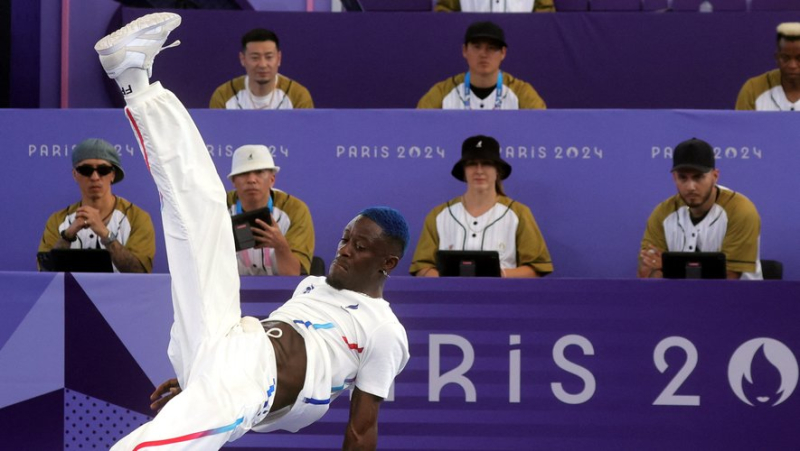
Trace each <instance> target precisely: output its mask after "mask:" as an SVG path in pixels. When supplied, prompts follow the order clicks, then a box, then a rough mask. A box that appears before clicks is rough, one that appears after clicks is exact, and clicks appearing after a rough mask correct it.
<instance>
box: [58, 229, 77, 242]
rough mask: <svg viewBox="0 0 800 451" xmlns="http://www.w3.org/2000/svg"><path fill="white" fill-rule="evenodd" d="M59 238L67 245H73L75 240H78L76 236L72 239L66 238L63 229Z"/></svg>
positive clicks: (65, 231) (65, 232) (65, 230)
mask: <svg viewBox="0 0 800 451" xmlns="http://www.w3.org/2000/svg"><path fill="white" fill-rule="evenodd" d="M61 238H62V239H63V240H64V241H66V242H67V243H74V242H75V240H77V239H78V235H77V234H76V235H75V236H73V237H72V239H69V238H67V229H64V230H62V231H61Z"/></svg>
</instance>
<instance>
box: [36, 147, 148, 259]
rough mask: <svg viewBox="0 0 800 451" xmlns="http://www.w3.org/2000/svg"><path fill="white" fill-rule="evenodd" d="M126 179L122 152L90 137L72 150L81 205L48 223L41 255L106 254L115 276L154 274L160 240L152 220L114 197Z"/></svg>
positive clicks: (73, 172) (69, 208)
mask: <svg viewBox="0 0 800 451" xmlns="http://www.w3.org/2000/svg"><path fill="white" fill-rule="evenodd" d="M124 177H125V172H124V171H123V170H122V165H121V164H120V161H119V154H118V153H117V150H116V149H115V148H114V146H112V145H111V144H110V143H109V142H108V141H105V140H102V139H97V138H90V139H87V140H84V141H82V142H81V143H80V144H78V145H77V146H76V147H75V149H73V151H72V178H74V179H75V182H76V183H77V184H78V188H80V191H81V200H80V201H78V202H76V203H74V204H72V205H70V206H68V207H67V208H64V209H62V210H59V211H57V212H55V213H53V214H52V215H51V216H50V218H49V219H48V220H47V224H46V225H45V229H44V233H43V234H42V240H41V242H40V243H39V252H47V251H49V250H51V249H53V248H57V249H66V248H72V249H107V250H108V252H109V253H110V254H111V262H112V264H113V266H114V272H139V273H149V272H152V271H153V257H154V256H155V253H156V235H155V230H154V229H153V221H152V220H151V219H150V215H149V214H148V213H147V212H146V211H144V210H142V209H141V208H139V207H137V206H136V205H134V204H132V203H131V202H129V201H128V200H126V199H123V198H122V197H119V196H117V195H115V194H114V193H112V191H111V185H113V184H115V183H119V182H121V181H122V179H123V178H124Z"/></svg>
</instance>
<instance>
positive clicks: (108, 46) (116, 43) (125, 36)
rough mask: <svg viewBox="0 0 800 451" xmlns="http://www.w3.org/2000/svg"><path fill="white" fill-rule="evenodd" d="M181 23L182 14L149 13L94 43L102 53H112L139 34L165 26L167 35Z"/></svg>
mask: <svg viewBox="0 0 800 451" xmlns="http://www.w3.org/2000/svg"><path fill="white" fill-rule="evenodd" d="M180 24H181V16H179V15H177V14H174V13H153V14H148V15H146V16H142V17H140V18H138V19H136V20H134V21H133V22H131V23H129V24H128V25H125V26H124V27H122V28H120V29H119V30H117V31H115V32H113V33H111V34H110V35H108V36H106V37H104V38H103V39H101V40H99V41H97V44H95V45H94V49H95V51H96V52H97V53H98V54H100V55H110V54H112V53H114V52H116V51H118V50H120V49H121V48H123V47H125V46H126V45H127V44H128V43H130V42H132V41H133V40H134V39H136V38H138V37H139V36H141V35H143V34H146V33H148V32H149V31H152V30H154V29H156V28H158V27H164V29H165V30H166V34H165V36H166V35H168V34H169V33H170V32H171V31H172V30H174V29H176V28H178V26H179V25H180Z"/></svg>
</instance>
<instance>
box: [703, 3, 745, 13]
mask: <svg viewBox="0 0 800 451" xmlns="http://www.w3.org/2000/svg"><path fill="white" fill-rule="evenodd" d="M711 4H712V5H713V6H714V12H723V11H747V0H713V1H712V2H711Z"/></svg>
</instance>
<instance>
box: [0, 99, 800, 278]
mask: <svg viewBox="0 0 800 451" xmlns="http://www.w3.org/2000/svg"><path fill="white" fill-rule="evenodd" d="M192 115H193V117H194V119H195V121H196V122H197V124H198V127H199V129H200V130H201V132H202V133H203V136H204V138H205V140H206V143H207V145H208V146H209V151H210V152H211V153H212V155H213V157H214V161H215V163H216V165H217V169H218V171H219V173H220V175H221V176H222V177H224V175H225V174H227V173H228V172H229V168H230V156H231V154H232V152H233V150H234V149H235V148H236V147H238V146H240V145H243V144H250V143H263V144H267V145H270V146H274V149H275V152H274V153H275V159H276V162H277V164H278V165H280V166H281V173H280V174H279V175H278V181H277V186H278V187H279V188H282V189H284V190H286V191H287V192H289V193H291V194H293V195H296V196H297V197H299V198H301V199H303V200H304V201H305V202H306V203H307V204H308V205H309V207H310V209H311V213H312V216H313V218H314V223H315V228H316V242H317V249H316V252H315V253H316V254H317V255H320V256H322V257H323V258H324V259H325V260H326V261H327V262H330V260H331V258H332V257H333V255H334V252H335V245H336V242H337V241H338V239H339V237H340V233H341V230H342V227H343V226H344V225H345V224H346V223H347V222H348V221H349V220H350V219H351V218H352V217H353V216H354V215H355V214H356V213H357V212H358V211H359V210H360V209H362V208H364V207H366V206H369V205H375V204H388V205H392V206H394V207H396V208H399V209H400V210H401V211H403V212H404V213H405V215H406V216H407V218H408V220H409V223H410V225H411V232H412V243H416V240H417V237H418V234H419V231H420V230H421V228H422V222H423V219H424V216H425V214H426V213H427V212H428V211H429V210H430V209H431V208H432V207H433V206H434V205H437V204H439V203H441V202H444V201H446V200H448V199H450V198H453V197H456V196H458V195H460V194H462V192H463V190H464V185H463V183H461V182H458V181H456V180H455V179H453V178H452V177H451V176H450V169H451V168H452V166H453V164H454V163H455V161H457V160H458V158H459V156H460V149H461V143H462V142H463V140H464V139H465V138H466V137H467V136H470V135H472V134H478V133H483V134H489V135H493V136H495V137H497V138H498V139H499V141H500V143H501V144H502V145H503V146H504V149H503V153H504V156H505V158H506V159H507V160H508V161H509V162H510V164H512V165H513V168H514V172H513V174H512V176H511V177H510V178H509V179H508V180H507V183H506V190H507V192H508V193H509V195H510V196H511V197H512V198H514V199H516V200H518V201H520V202H522V203H524V204H526V205H528V206H529V207H530V208H531V210H532V211H533V214H534V216H535V217H536V219H537V222H538V223H539V226H540V227H541V229H542V232H543V234H544V237H545V239H546V241H547V244H548V247H549V248H550V252H551V254H552V257H553V261H554V264H555V273H554V274H553V276H554V277H593V278H619V277H623V278H625V277H633V276H634V274H635V268H636V256H637V252H638V247H639V242H640V240H641V237H642V234H643V231H644V224H645V222H646V219H647V217H648V215H649V214H650V212H651V211H652V209H653V208H654V206H655V205H656V204H657V203H658V202H660V201H662V200H664V199H665V198H667V197H668V196H670V195H672V194H673V193H674V192H675V187H674V185H673V183H672V181H671V178H670V174H669V168H670V165H671V160H670V158H671V153H670V152H671V148H672V146H674V145H676V144H677V143H678V142H680V141H682V140H684V139H686V138H689V137H692V136H698V137H701V138H705V139H707V140H708V141H709V142H711V143H712V144H714V145H715V146H717V147H719V160H718V162H719V168H720V169H721V178H720V183H722V184H723V185H726V186H729V187H730V188H732V189H734V190H736V191H740V192H742V193H744V194H745V195H747V196H748V197H749V198H750V199H752V200H753V202H754V203H755V205H756V206H757V208H758V210H759V212H760V214H761V218H762V240H761V245H762V257H763V258H769V259H777V260H782V261H783V262H784V264H785V266H786V273H785V277H787V278H790V279H795V280H796V279H800V252H798V250H800V209H797V208H794V206H793V205H794V204H793V203H792V202H793V201H792V199H795V198H796V197H797V196H798V194H800V179H798V177H797V174H798V173H800V156H799V155H798V152H797V143H798V141H800V139H799V138H800V136H799V135H800V127H798V123H797V121H798V115H796V114H793V113H766V114H765V113H754V112H710V111H643V110H630V111H624V110H584V111H564V110H562V111H555V110H554V111H518V112H496V113H470V112H458V111H406V110H314V111H295V112H289V113H286V112H274V111H212V110H193V111H192ZM0 136H3V141H2V144H0V149H1V150H2V153H3V155H4V164H3V165H2V166H1V167H0V191H2V192H5V193H13V194H9V195H8V196H6V199H5V200H4V211H6V212H7V213H6V215H5V217H6V218H8V219H7V220H5V221H0V237H2V240H3V250H4V252H3V253H2V256H1V257H0V270H34V269H35V258H34V257H35V250H36V247H37V244H38V242H39V240H40V237H41V234H42V230H43V227H44V223H45V220H46V219H47V217H48V215H49V214H50V213H51V212H53V211H56V210H57V209H61V208H64V207H65V206H66V205H68V204H70V203H72V202H75V201H77V199H78V191H77V188H76V187H75V185H74V181H73V180H72V179H71V176H70V170H69V168H70V159H69V155H70V153H69V151H70V149H71V148H72V147H73V146H74V145H76V144H77V143H78V142H80V141H81V140H83V139H84V138H86V137H90V136H98V137H102V138H105V139H107V140H109V141H111V142H112V143H114V144H115V145H117V146H119V148H120V151H121V158H122V164H123V166H124V167H125V169H126V171H127V177H126V179H125V181H124V182H122V183H120V184H119V185H116V186H115V187H114V192H115V193H117V194H119V195H121V196H123V197H125V198H127V199H129V200H131V201H133V202H134V203H136V204H138V205H140V206H142V207H143V208H145V209H146V210H147V211H149V212H150V214H151V215H152V216H153V218H154V221H155V223H156V228H157V234H156V236H157V249H158V253H157V255H156V261H155V270H156V271H157V272H165V271H166V269H167V267H166V258H165V255H164V245H163V238H162V236H161V225H160V217H159V205H158V194H157V192H156V189H155V186H154V184H153V182H152V180H151V179H150V176H149V174H147V172H146V170H145V167H144V164H143V163H142V161H141V156H140V155H139V151H138V147H136V144H135V141H134V139H133V134H132V133H131V131H130V126H129V125H128V123H127V121H126V120H125V118H124V114H123V112H122V111H121V110H70V111H67V110H6V111H0ZM225 183H226V186H229V187H230V182H228V181H226V182H225ZM411 253H412V252H411V250H410V251H409V252H408V254H407V255H406V257H405V258H404V259H403V260H402V261H401V263H400V265H401V268H403V270H405V269H407V268H408V265H409V264H410V261H411Z"/></svg>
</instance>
